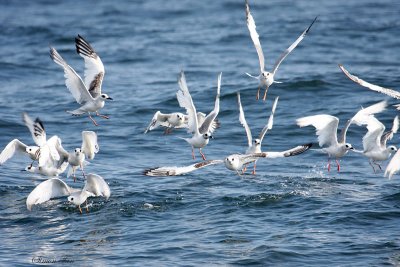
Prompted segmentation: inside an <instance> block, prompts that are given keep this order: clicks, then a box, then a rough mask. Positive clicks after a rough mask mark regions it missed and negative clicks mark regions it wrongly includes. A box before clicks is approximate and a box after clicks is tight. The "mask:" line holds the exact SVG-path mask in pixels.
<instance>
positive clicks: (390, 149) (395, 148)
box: [387, 146, 397, 153]
mask: <svg viewBox="0 0 400 267" xmlns="http://www.w3.org/2000/svg"><path fill="white" fill-rule="evenodd" d="M387 151H389V153H395V152H397V147H395V146H389V147H388V148H387Z"/></svg>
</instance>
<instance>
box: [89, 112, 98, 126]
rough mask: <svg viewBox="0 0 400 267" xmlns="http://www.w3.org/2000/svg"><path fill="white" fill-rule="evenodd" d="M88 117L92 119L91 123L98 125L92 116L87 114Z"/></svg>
mask: <svg viewBox="0 0 400 267" xmlns="http://www.w3.org/2000/svg"><path fill="white" fill-rule="evenodd" d="M89 118H90V119H91V120H92V122H93V124H94V125H95V126H99V125H98V124H97V122H96V121H95V120H94V119H93V118H92V116H91V115H90V114H89Z"/></svg>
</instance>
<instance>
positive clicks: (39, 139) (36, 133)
mask: <svg viewBox="0 0 400 267" xmlns="http://www.w3.org/2000/svg"><path fill="white" fill-rule="evenodd" d="M22 118H23V121H24V123H25V125H26V126H27V127H28V129H29V131H30V132H31V135H32V139H33V141H34V142H35V144H36V146H28V145H26V144H24V143H23V142H21V141H20V140H18V139H14V140H12V141H11V142H10V143H8V144H7V146H6V147H5V148H4V149H3V151H2V152H1V154H0V165H3V164H4V163H5V162H6V161H7V160H9V159H10V158H12V157H13V156H14V155H15V154H27V155H28V156H29V157H30V158H31V159H32V160H33V161H32V163H31V166H32V165H33V163H34V162H35V161H38V165H39V166H45V165H46V164H47V162H48V161H49V160H51V159H55V160H57V159H59V155H58V153H57V151H56V149H55V143H56V142H57V140H58V137H57V136H53V137H51V138H50V139H49V140H47V137H46V131H45V129H44V126H43V122H42V121H41V120H40V119H39V118H36V119H35V121H33V120H32V119H31V118H30V117H29V115H28V114H27V113H23V114H22Z"/></svg>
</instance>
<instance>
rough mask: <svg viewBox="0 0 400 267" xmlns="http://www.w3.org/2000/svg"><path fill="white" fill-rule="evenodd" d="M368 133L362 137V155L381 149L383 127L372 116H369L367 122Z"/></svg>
mask: <svg viewBox="0 0 400 267" xmlns="http://www.w3.org/2000/svg"><path fill="white" fill-rule="evenodd" d="M367 129H368V132H367V133H366V134H365V135H364V137H363V140H362V141H363V148H364V153H365V152H369V151H374V150H377V149H380V148H381V137H382V134H383V132H384V131H385V126H384V125H383V124H382V123H381V122H380V121H378V119H376V118H375V117H373V116H369V118H368V121H367Z"/></svg>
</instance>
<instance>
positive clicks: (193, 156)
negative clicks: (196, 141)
mask: <svg viewBox="0 0 400 267" xmlns="http://www.w3.org/2000/svg"><path fill="white" fill-rule="evenodd" d="M192 158H193V159H196V157H195V155H194V147H193V146H192Z"/></svg>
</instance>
